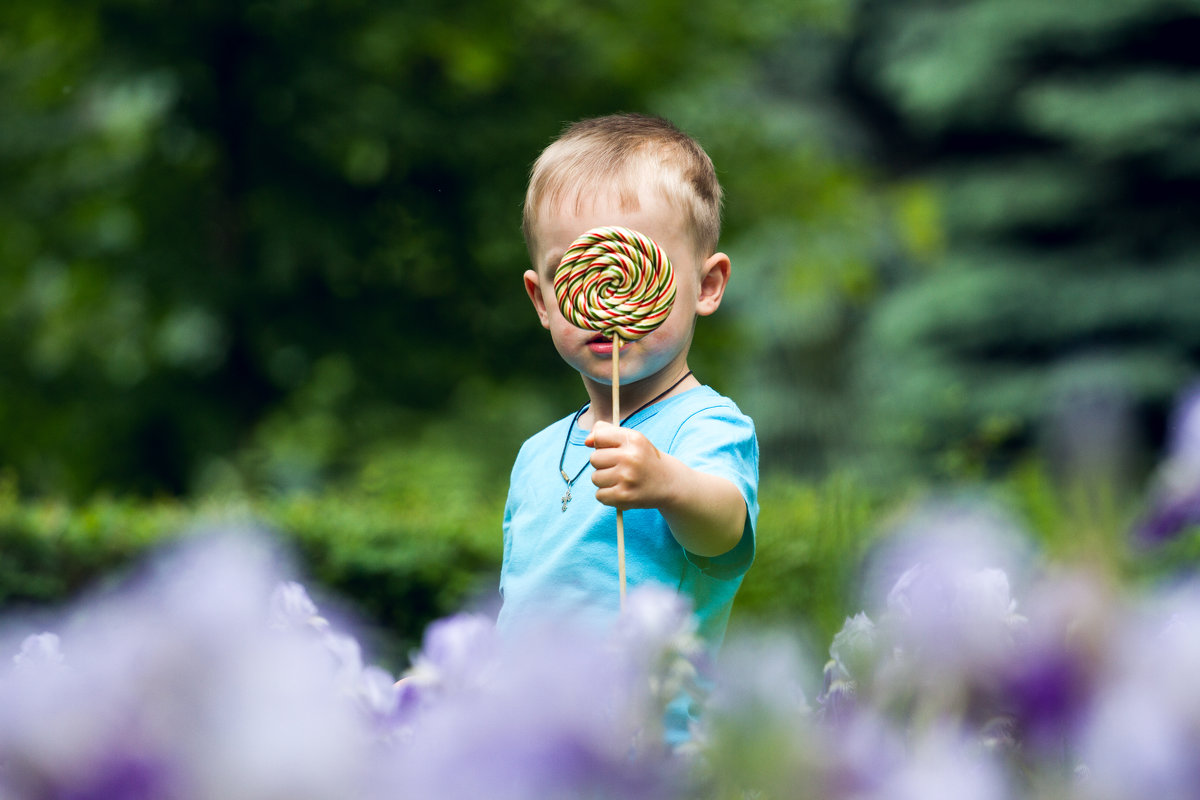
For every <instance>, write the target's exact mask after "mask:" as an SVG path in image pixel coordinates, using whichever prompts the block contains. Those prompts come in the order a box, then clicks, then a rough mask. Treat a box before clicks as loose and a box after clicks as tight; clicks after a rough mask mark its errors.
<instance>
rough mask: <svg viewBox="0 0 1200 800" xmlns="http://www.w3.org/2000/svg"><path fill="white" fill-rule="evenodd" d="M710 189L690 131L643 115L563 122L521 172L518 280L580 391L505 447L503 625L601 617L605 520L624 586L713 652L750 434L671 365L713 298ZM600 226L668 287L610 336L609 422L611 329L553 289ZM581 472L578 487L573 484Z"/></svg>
mask: <svg viewBox="0 0 1200 800" xmlns="http://www.w3.org/2000/svg"><path fill="white" fill-rule="evenodd" d="M720 206H721V187H720V185H719V184H718V182H717V177H716V173H715V171H714V169H713V165H712V162H711V160H709V157H708V155H707V154H706V153H705V152H704V150H703V149H702V148H701V147H700V146H699V145H698V144H697V143H696V142H695V141H694V140H693V139H691V138H690V137H689V136H687V135H686V134H684V133H682V132H681V131H679V130H678V129H677V128H676V127H674V126H673V125H672V124H671V123H669V122H667V121H666V120H663V119H659V118H656V117H648V116H642V115H635V114H621V115H614V116H608V117H601V118H597V119H590V120H585V121H583V122H578V123H575V124H574V125H571V126H569V127H568V128H566V129H565V131H564V132H563V133H562V135H561V136H560V137H559V138H558V139H557V140H556V141H554V142H553V143H552V144H550V146H548V147H547V148H546V149H545V151H544V152H543V153H542V154H541V156H540V157H539V158H538V160H537V162H536V163H535V164H534V166H533V170H532V174H531V177H530V181H529V187H528V191H527V193H526V196H525V216H524V233H525V242H526V245H527V247H528V249H529V255H530V258H531V259H532V264H533V269H530V270H528V271H527V272H526V273H525V276H524V278H525V290H526V291H527V292H528V294H529V299H530V300H532V301H533V307H534V310H535V311H536V312H537V315H538V319H539V320H540V321H541V323H542V327H544V328H546V329H548V330H549V331H550V336H551V338H552V339H553V341H554V346H555V348H556V349H557V350H558V352H559V355H561V356H562V358H563V360H564V361H566V362H567V363H568V364H569V365H570V366H571V367H573V368H574V369H575V370H576V371H578V372H579V374H580V376H581V377H582V378H583V386H584V389H585V390H586V391H587V396H588V402H587V404H585V405H584V406H583V407H582V408H580V409H579V410H578V411H576V412H574V413H572V414H570V415H568V416H566V417H564V418H563V419H561V420H559V421H558V422H555V423H554V424H553V425H551V426H550V427H548V428H546V429H545V430H543V431H542V432H540V433H538V434H537V435H535V436H533V437H532V438H530V439H529V440H528V441H526V442H525V444H524V445H523V446H522V447H521V451H520V453H519V454H518V455H517V460H516V463H515V465H514V467H513V471H512V480H511V483H510V486H509V495H508V502H507V505H506V508H505V514H504V562H503V567H502V569H501V575H500V592H501V594H502V596H503V605H502V607H501V609H500V615H499V619H498V620H497V625H498V627H499V628H500V630H502V631H504V630H511V629H515V628H518V627H520V626H521V625H523V624H527V623H528V622H530V621H536V620H544V619H546V617H547V616H552V617H556V618H562V617H569V618H570V619H572V620H582V621H584V622H588V621H594V622H596V623H597V624H601V625H603V624H604V623H605V622H606V621H610V620H612V619H613V618H615V617H616V615H617V613H618V609H619V603H620V597H619V592H618V574H617V571H618V567H617V537H616V527H617V525H616V514H617V511H616V510H617V509H622V510H623V514H624V525H625V542H626V570H627V581H628V586H629V587H630V589H631V590H632V589H633V588H635V587H637V586H639V585H642V584H646V583H652V582H653V583H658V584H662V585H666V586H668V587H671V588H673V589H675V590H676V591H678V592H680V593H682V594H684V595H685V596H686V597H687V598H688V600H689V601H690V602H691V604H692V606H693V608H694V611H695V614H696V616H697V619H698V624H699V630H700V633H701V635H702V636H703V637H704V638H705V640H706V641H707V642H708V643H709V644H710V646H711V647H712V648H714V649H715V648H716V647H717V646H718V645H719V644H720V641H721V638H722V636H723V634H724V631H725V626H726V623H727V621H728V618H729V611H730V607H731V606H732V604H733V597H734V594H735V593H736V592H737V589H738V587H739V586H740V585H741V581H742V576H743V575H744V574H745V572H746V569H747V568H748V567H749V566H750V562H751V561H752V560H753V558H754V527H755V520H756V517H757V514H758V504H757V485H758V442H757V440H756V439H755V435H754V426H753V423H752V422H751V421H750V419H749V418H748V417H746V416H745V415H743V414H742V413H741V412H740V411H739V410H738V408H737V406H735V405H734V403H733V402H732V401H731V400H729V399H727V398H725V397H722V396H721V395H719V394H717V393H716V392H715V391H713V390H712V389H710V388H708V387H707V386H703V385H701V383H700V382H699V381H698V380H697V379H696V378H695V377H694V376H693V375H692V373H691V370H689V369H688V363H687V356H688V349H689V347H690V346H691V342H692V331H693V328H694V326H695V322H696V317H697V316H707V315H708V314H712V313H713V312H714V311H716V310H717V307H718V306H720V304H721V298H722V296H723V294H724V292H725V286H726V284H727V283H728V281H729V273H730V263H729V257H728V256H726V255H725V254H724V253H720V252H716V245H717V237H718V233H719V230H720ZM600 225H619V226H624V227H627V228H631V229H633V230H635V231H637V232H639V233H641V234H643V235H645V236H648V237H649V238H651V239H653V240H654V241H655V242H657V243H658V245H659V246H660V247H662V248H663V249H664V250H665V251H666V254H667V256H668V257H669V258H670V260H671V263H672V265H673V267H674V271H675V281H676V297H675V303H674V306H673V308H672V310H671V313H670V314H669V316H668V317H667V319H666V320H665V321H664V322H663V324H662V325H661V326H660V327H658V328H657V329H655V330H654V331H653V332H651V333H650V334H648V335H646V336H645V337H643V338H641V339H638V340H636V341H633V342H622V344H621V352H620V395H621V396H620V408H621V410H622V412H623V414H625V415H626V418H625V419H624V420H623V421H622V423H621V426H620V427H616V426H614V425H612V424H611V419H612V396H611V392H612V341H611V340H606V339H605V338H604V337H603V336H600V335H598V334H596V333H595V332H593V331H586V330H583V329H581V328H577V327H575V326H573V325H571V324H570V323H569V322H567V321H566V320H565V319H564V318H563V315H562V312H561V311H560V310H559V307H558V302H557V300H556V298H555V293H554V286H553V283H554V273H555V269H556V268H557V266H558V264H559V261H560V260H561V258H562V256H563V253H564V251H566V249H567V248H568V247H569V246H570V245H571V243H572V242H574V241H575V239H576V238H578V237H579V236H580V235H581V234H582V233H584V232H585V231H588V230H590V229H591V228H594V227H597V226H600ZM588 473H590V475H588V477H589V478H590V483H591V484H592V485H594V493H593V492H592V491H590V490H589V489H590V488H591V487H589V486H588V484H587V482H585V481H581V480H580V479H581V478H582V477H583V476H585V475H587V474H588Z"/></svg>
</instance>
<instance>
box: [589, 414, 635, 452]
mask: <svg viewBox="0 0 1200 800" xmlns="http://www.w3.org/2000/svg"><path fill="white" fill-rule="evenodd" d="M626 436H628V432H627V431H625V430H624V429H622V428H618V427H617V426H616V425H613V424H612V423H611V422H604V421H603V420H597V421H596V423H595V424H594V425H592V430H591V431H590V432H589V433H588V436H587V439H585V440H584V442H583V443H584V444H585V445H587V446H588V447H596V448H600V447H619V446H620V445H622V444H624V443H625V438H626Z"/></svg>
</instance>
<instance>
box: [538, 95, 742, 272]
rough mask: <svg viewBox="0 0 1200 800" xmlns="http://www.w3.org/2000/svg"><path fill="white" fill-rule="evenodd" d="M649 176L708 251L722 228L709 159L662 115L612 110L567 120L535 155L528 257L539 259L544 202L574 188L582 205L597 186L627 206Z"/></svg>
mask: <svg viewBox="0 0 1200 800" xmlns="http://www.w3.org/2000/svg"><path fill="white" fill-rule="evenodd" d="M647 183H649V184H651V185H656V187H655V188H658V189H659V190H660V191H662V192H663V193H664V194H665V195H666V198H667V200H668V202H670V203H671V204H672V205H674V206H675V207H676V208H678V209H679V210H680V211H681V212H683V213H684V214H685V215H686V216H687V219H688V223H689V227H690V229H691V233H692V237H693V240H694V241H695V244H696V252H697V254H698V255H700V256H701V257H702V258H707V257H708V256H710V255H712V254H713V253H714V252H715V251H716V249H717V239H718V238H719V236H720V233H721V184H720V183H719V182H718V181H717V173H716V170H715V169H714V168H713V163H712V159H710V158H709V157H708V154H707V153H706V152H704V148H702V147H701V146H700V145H699V144H698V143H697V142H696V140H695V139H693V138H692V137H690V136H688V135H687V134H686V133H684V132H683V131H681V130H679V129H678V128H676V127H675V126H674V125H673V124H672V123H670V122H669V121H667V120H665V119H662V118H661V117H653V116H648V115H645V114H613V115H610V116H606V117H596V118H594V119H585V120H582V121H580V122H576V123H573V124H571V125H568V126H567V127H566V128H565V129H564V130H563V132H562V133H561V134H560V135H559V137H558V138H557V139H555V140H554V141H553V142H552V143H551V144H550V145H549V146H548V147H547V148H546V149H545V150H543V151H542V154H541V155H540V156H538V159H537V161H535V162H534V164H533V169H532V170H531V171H530V176H529V188H528V190H527V191H526V193H525V213H524V219H523V222H522V229H523V231H524V234H525V246H526V247H527V248H528V249H529V257H530V258H531V259H536V258H537V253H536V249H537V243H536V242H535V236H534V230H535V226H536V225H537V221H538V220H537V215H538V212H539V211H540V210H541V208H542V206H543V204H546V205H548V206H549V207H551V208H553V207H555V206H556V205H557V204H559V203H564V202H568V201H569V199H570V197H571V195H572V193H574V200H575V208H576V209H577V210H578V211H582V206H583V204H584V203H585V202H586V201H587V200H588V199H590V198H592V197H594V196H595V194H596V193H597V192H614V193H615V194H616V196H617V199H618V201H619V202H620V204H621V207H622V208H623V209H625V210H629V211H632V210H636V209H637V208H638V189H639V187H640V186H642V185H644V184H647Z"/></svg>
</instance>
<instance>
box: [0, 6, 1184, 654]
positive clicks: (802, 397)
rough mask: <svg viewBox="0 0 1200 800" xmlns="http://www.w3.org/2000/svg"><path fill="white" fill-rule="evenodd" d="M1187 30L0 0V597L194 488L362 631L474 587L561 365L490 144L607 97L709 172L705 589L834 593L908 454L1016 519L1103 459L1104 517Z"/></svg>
mask: <svg viewBox="0 0 1200 800" xmlns="http://www.w3.org/2000/svg"><path fill="white" fill-rule="evenodd" d="M1198 33H1200V3H1197V2H1196V1H1195V0H1108V2H1104V3H1063V4H1053V3H1050V4H1047V3H1044V2H1037V1H1036V0H794V1H793V2H778V0H742V1H741V2H731V0H691V1H690V2H682V1H681V0H651V1H650V2H634V1H633V0H605V2H600V3H591V4H578V3H567V2H561V1H560V0H514V2H509V3H503V4H502V3H496V2H487V1H482V2H449V3H440V4H428V3H417V2H413V0H394V1H393V2H387V3H375V4H368V3H362V2H357V1H356V0H325V1H324V2H319V3H318V2H311V0H277V2H232V0H212V1H211V2H198V3H184V4H176V5H173V6H165V5H163V4H158V3H153V2H148V1H147V0H81V1H77V0H38V1H37V2H32V0H12V2H9V3H5V4H4V5H3V8H0V186H2V187H3V191H0V468H2V469H3V470H4V475H5V476H6V477H5V479H4V484H3V485H4V487H5V488H4V492H3V522H2V525H3V531H2V534H3V542H2V543H0V605H2V606H4V607H16V606H18V605H22V604H37V603H45V602H51V601H53V600H55V599H57V598H61V597H63V596H65V595H67V594H69V593H72V592H76V591H79V590H81V589H82V588H83V587H84V586H86V585H91V583H92V582H93V581H95V580H96V579H97V578H98V577H99V576H101V575H105V574H109V573H111V572H112V571H114V570H117V569H119V568H120V567H121V566H122V565H125V564H128V563H129V562H130V560H131V559H132V557H133V556H134V555H135V554H137V553H140V552H141V551H142V550H143V549H144V548H145V547H146V546H148V545H149V544H150V543H152V542H156V541H159V540H160V539H162V538H163V537H166V536H169V535H172V534H174V533H178V532H179V531H180V530H182V529H183V528H186V527H187V526H188V525H190V524H192V523H193V522H195V521H197V520H198V519H206V518H212V517H214V516H215V518H217V519H229V518H231V517H230V516H228V515H230V514H232V518H237V519H254V520H258V521H260V522H264V523H265V524H268V525H270V526H272V527H274V528H276V529H278V530H279V531H281V532H282V535H283V536H284V537H285V538H288V539H290V540H291V541H293V543H294V545H295V546H296V548H297V551H298V553H299V554H300V556H301V559H302V561H303V563H304V564H305V568H306V569H307V570H309V572H310V574H311V576H312V577H313V578H314V579H316V580H318V581H320V582H322V583H326V584H328V585H329V586H330V587H331V588H333V589H334V590H335V591H337V592H338V593H340V594H342V595H343V596H346V597H350V598H353V603H354V604H355V605H356V606H358V607H359V608H360V609H362V610H363V611H364V612H365V616H366V617H367V618H369V619H370V620H371V622H372V624H376V625H378V626H379V628H380V630H381V631H384V632H389V634H395V636H396V637H398V639H396V638H393V639H389V640H388V641H389V642H390V643H385V645H384V646H386V647H391V648H397V649H403V647H404V646H407V643H411V641H412V639H413V637H414V636H415V635H417V632H419V630H420V627H421V625H422V624H423V623H424V622H425V621H427V620H428V619H429V618H430V617H431V616H434V615H437V614H441V613H448V612H449V611H452V610H454V609H455V608H457V607H458V606H459V605H461V604H463V603H466V602H468V601H470V600H471V599H472V598H475V597H487V596H489V593H490V591H491V589H492V588H494V570H495V567H496V562H497V559H498V548H499V514H500V507H501V506H502V503H503V493H504V487H505V484H506V481H507V475H508V469H509V465H510V463H511V458H512V456H513V454H514V453H515V452H516V449H517V447H518V445H519V443H520V442H521V441H522V440H523V439H524V438H525V437H526V436H528V435H529V434H530V433H532V432H534V431H536V430H537V429H539V428H540V427H542V426H543V425H544V424H545V423H546V422H547V421H549V420H551V419H553V418H556V417H557V416H560V415H561V414H563V413H565V411H566V410H567V409H570V408H573V407H575V406H577V404H578V403H579V402H580V398H581V392H580V391H579V388H578V383H577V378H575V377H574V376H573V375H572V374H571V373H570V371H569V370H567V369H566V368H565V367H564V366H563V365H562V364H561V362H559V360H558V359H557V356H556V355H555V353H554V351H553V348H551V347H550V346H549V344H548V342H547V341H546V339H545V336H544V331H542V330H541V328H540V327H538V326H537V324H536V321H535V318H534V315H533V314H532V313H531V311H530V309H529V308H528V301H527V300H526V298H525V296H524V293H523V291H522V289H521V287H520V283H519V281H520V278H519V275H520V273H521V272H522V270H523V269H524V268H525V253H524V249H523V245H522V242H521V238H520V234H519V221H520V203H521V198H522V195H523V188H524V180H525V176H526V171H527V169H528V166H529V164H530V163H531V162H532V160H533V159H534V158H535V157H536V155H537V153H538V152H539V151H540V149H541V148H542V147H543V146H544V145H545V144H546V143H547V142H548V141H549V140H550V139H551V138H552V137H553V136H554V135H555V133H556V132H557V131H558V130H559V128H560V127H561V126H562V125H563V124H564V123H566V122H568V121H571V120H574V119H578V118H581V117H584V116H589V115H593V114H601V113H608V112H612V111H616V110H634V111H647V112H651V113H659V114H663V115H666V116H668V117H670V118H672V119H673V120H675V121H676V122H677V123H678V124H679V125H680V126H681V127H683V128H685V129H686V130H688V131H689V132H691V133H692V134H694V135H695V136H696V137H697V138H698V139H699V140H700V141H701V142H702V143H703V144H704V145H705V146H706V148H707V149H708V150H709V152H710V153H711V154H712V156H713V158H714V161H715V162H716V164H717V166H718V170H719V173H720V177H721V179H722V182H723V184H724V186H725V188H726V193H727V207H726V215H725V220H726V223H725V229H724V234H723V241H722V247H723V249H725V250H726V251H727V252H728V253H730V255H731V257H732V260H733V264H734V277H733V282H732V284H731V287H730V291H729V293H728V295H727V299H726V303H725V305H724V306H723V308H722V310H721V313H720V314H719V315H718V316H716V317H714V318H710V319H706V320H704V322H703V324H702V326H701V328H700V330H699V331H698V336H697V341H696V345H695V348H694V351H693V354H694V357H693V359H692V366H693V367H694V368H695V369H696V371H697V374H698V375H699V376H700V377H701V378H702V379H703V380H705V381H706V382H708V383H710V384H712V385H714V386H716V387H717V388H718V389H720V390H722V391H724V392H725V393H727V394H729V395H731V396H733V397H735V398H736V399H737V400H738V402H739V404H740V405H741V406H742V407H743V409H744V410H746V411H747V412H748V413H749V414H750V415H751V416H752V417H754V419H755V420H756V423H757V425H758V429H759V435H760V440H761V443H762V445H763V454H764V458H763V475H764V496H763V504H762V505H763V517H762V524H761V528H762V542H761V547H760V559H759V562H758V565H757V566H756V567H755V572H754V573H752V577H751V579H750V580H748V581H747V584H746V588H745V590H744V592H743V595H742V598H743V599H742V600H741V601H740V602H741V606H740V607H743V608H745V609H746V612H747V614H748V615H750V616H754V615H760V616H788V615H793V616H794V615H795V614H797V613H798V614H800V615H801V616H803V617H806V618H807V619H809V620H811V621H812V623H813V624H814V625H815V626H816V627H817V628H818V629H820V630H822V631H824V630H826V629H828V628H829V627H831V626H832V627H834V628H836V625H837V624H838V623H839V622H840V614H842V613H845V611H847V610H849V609H848V606H849V605H853V603H852V602H851V601H850V599H849V598H850V597H851V595H850V594H848V593H849V592H850V591H851V587H852V585H853V582H854V570H855V565H856V563H857V559H858V558H859V557H860V556H861V555H862V553H863V552H864V549H865V548H866V547H867V546H868V542H869V539H870V537H871V536H872V535H873V533H872V531H877V530H878V529H879V521H880V519H881V518H882V517H884V516H885V515H887V514H889V513H892V512H893V511H894V510H895V508H896V507H897V506H898V505H902V504H903V503H904V502H905V501H907V500H909V499H911V496H912V493H913V492H915V491H919V487H920V486H923V485H926V484H928V483H929V482H931V481H938V482H945V481H950V482H958V481H963V480H967V481H972V482H976V481H981V480H995V481H998V484H997V485H998V486H1000V487H1002V488H1001V489H1000V494H1002V495H1003V494H1005V492H1006V491H1008V490H1009V489H1012V487H1014V486H1016V487H1024V489H1022V490H1021V491H1017V492H1016V496H1017V497H1019V498H1024V499H1023V500H1021V501H1020V502H1019V503H1018V504H1019V505H1020V504H1021V503H1024V506H1023V508H1025V510H1027V511H1029V512H1030V515H1031V517H1032V518H1033V519H1034V522H1035V524H1034V527H1035V528H1037V529H1038V530H1039V531H1042V532H1043V534H1044V536H1045V537H1047V538H1046V541H1047V542H1056V541H1057V542H1062V541H1068V540H1069V539H1070V536H1068V535H1066V534H1062V533H1061V531H1062V530H1064V529H1065V528H1066V527H1067V526H1065V525H1064V524H1061V523H1054V524H1050V523H1049V522H1048V520H1050V519H1051V518H1055V514H1059V512H1053V513H1051V512H1050V511H1048V510H1047V509H1052V508H1058V507H1059V505H1061V504H1064V503H1066V505H1068V506H1069V505H1070V504H1069V503H1067V501H1066V500H1064V499H1063V498H1060V497H1057V496H1056V493H1064V494H1065V493H1066V488H1065V487H1071V486H1075V485H1077V484H1078V483H1079V482H1080V481H1082V482H1085V483H1086V482H1091V484H1092V485H1099V484H1104V485H1107V486H1110V487H1111V489H1112V491H1113V492H1114V493H1115V494H1114V497H1115V498H1116V499H1115V500H1114V503H1115V507H1117V508H1119V509H1121V510H1119V511H1117V512H1115V517H1116V519H1117V520H1118V521H1117V522H1111V524H1109V525H1108V528H1109V529H1111V530H1116V529H1118V528H1119V527H1120V524H1121V523H1123V522H1127V521H1128V517H1129V516H1130V515H1131V514H1132V513H1134V512H1133V509H1135V508H1136V505H1137V501H1136V497H1137V496H1138V492H1139V490H1140V487H1141V485H1142V483H1143V481H1144V479H1145V477H1146V475H1147V473H1148V470H1149V468H1150V467H1151V466H1152V464H1153V463H1154V460H1155V458H1156V453H1157V451H1158V449H1159V447H1160V446H1161V444H1162V441H1163V438H1164V436H1165V433H1166V432H1165V419H1166V413H1167V411H1168V409H1169V408H1170V406H1171V404H1172V402H1173V400H1174V398H1175V397H1176V395H1177V394H1178V393H1179V392H1180V391H1181V390H1183V389H1184V387H1186V386H1187V385H1188V384H1189V383H1190V382H1191V381H1193V380H1194V378H1195V375H1196V372H1197V365H1198V364H1200V266H1198V265H1197V263H1196V261H1197V253H1200V243H1198V242H1197V233H1196V226H1195V225H1194V224H1193V220H1195V219H1197V218H1200V214H1198V212H1200V209H1198V208H1197V202H1198V198H1200V191H1198V190H1200V186H1198V185H1197V183H1198V174H1200V150H1198V149H1197V144H1196V143H1197V142H1198V141H1200V138H1198V137H1197V135H1196V134H1197V133H1198V132H1200V100H1198V99H1197V98H1200V91H1198V89H1200V56H1197V50H1196V48H1195V47H1194V46H1193V45H1194V42H1195V41H1196V37H1197V34H1198ZM1030 465H1044V468H1043V466H1030ZM1030 474H1037V475H1038V476H1040V477H1038V478H1037V479H1030V478H1029V477H1028V476H1029V475H1030ZM1003 487H1008V488H1007V489H1005V488H1003ZM1009 493H1010V494H1011V492H1009ZM1036 498H1042V499H1041V500H1038V501H1037V502H1034V499H1036ZM1047 498H1049V499H1047ZM231 509H232V510H231ZM1063 515H1066V512H1062V514H1060V515H1059V516H1063ZM1122 515H1123V516H1122ZM1055 530H1057V531H1059V533H1057V534H1056V533H1054V531H1055ZM1046 531H1050V533H1045V532H1046ZM1055 537H1057V538H1055ZM1051 549H1054V548H1053V547H1051ZM489 581H491V583H489ZM381 635H382V634H381ZM383 638H384V639H387V636H384V637H383Z"/></svg>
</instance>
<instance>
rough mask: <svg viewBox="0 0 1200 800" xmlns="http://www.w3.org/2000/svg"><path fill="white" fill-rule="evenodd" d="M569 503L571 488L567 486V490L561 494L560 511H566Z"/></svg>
mask: <svg viewBox="0 0 1200 800" xmlns="http://www.w3.org/2000/svg"><path fill="white" fill-rule="evenodd" d="M570 502H571V487H570V486H568V487H567V490H566V491H565V492H563V496H562V510H563V511H566V510H567V503H570Z"/></svg>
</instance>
